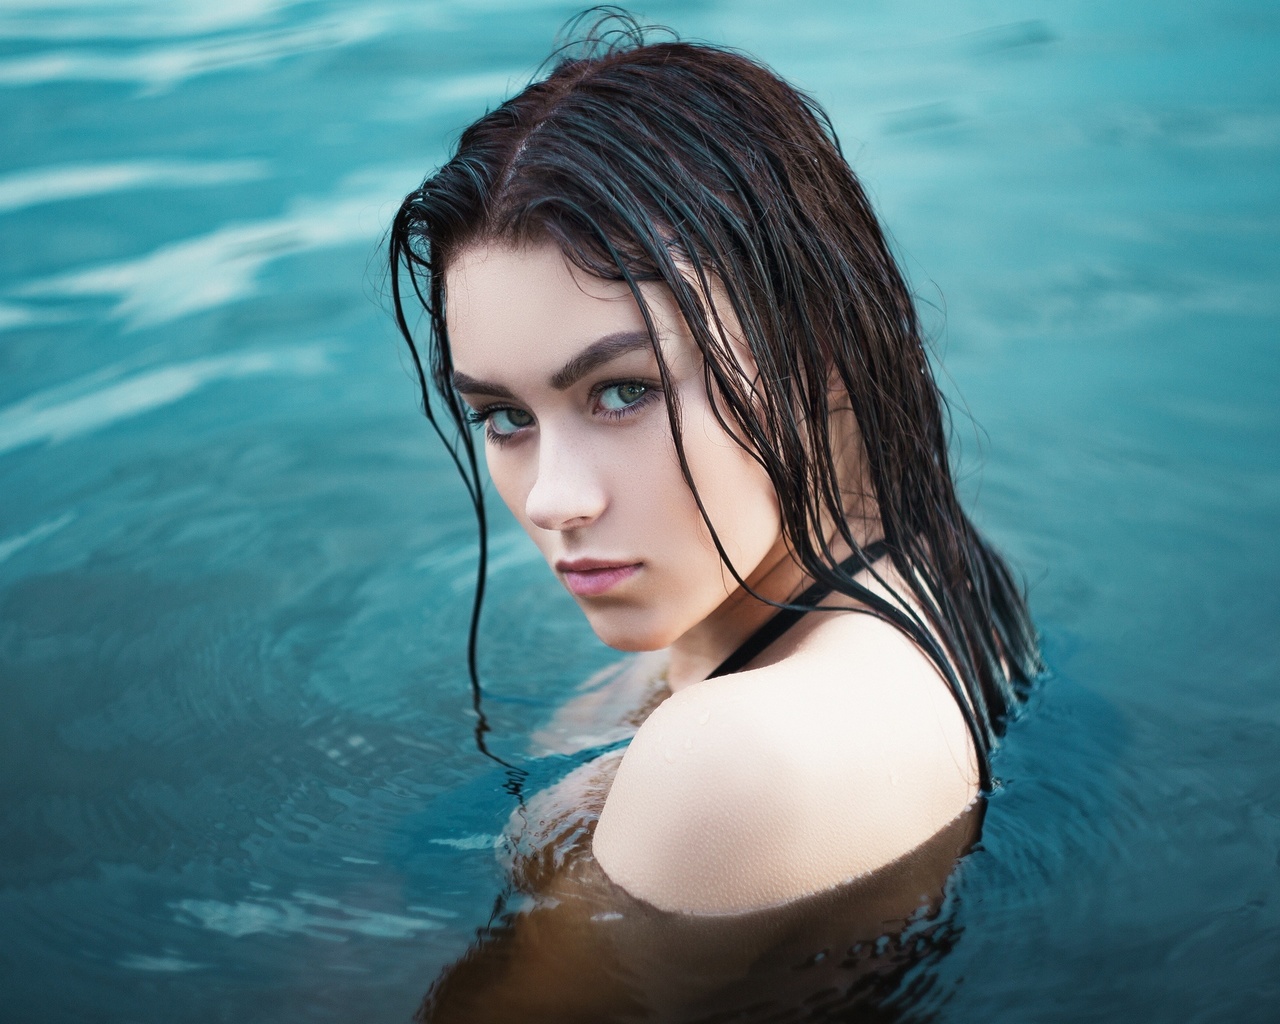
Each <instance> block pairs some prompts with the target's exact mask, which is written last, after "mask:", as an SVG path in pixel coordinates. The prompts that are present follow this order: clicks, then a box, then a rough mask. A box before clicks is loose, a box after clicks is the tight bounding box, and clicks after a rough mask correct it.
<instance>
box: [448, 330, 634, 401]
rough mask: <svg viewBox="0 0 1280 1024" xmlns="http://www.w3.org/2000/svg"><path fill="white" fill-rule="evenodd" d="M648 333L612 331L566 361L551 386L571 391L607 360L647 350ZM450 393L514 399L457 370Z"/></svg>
mask: <svg viewBox="0 0 1280 1024" xmlns="http://www.w3.org/2000/svg"><path fill="white" fill-rule="evenodd" d="M649 347H650V342H649V332H648V331H616V332H615V333H613V334H606V335H605V336H604V337H603V338H598V339H597V340H595V341H593V342H592V343H591V344H590V345H588V346H587V347H586V348H584V349H583V350H582V351H581V352H579V353H578V354H577V355H576V356H574V357H573V358H572V359H570V360H569V361H568V362H567V363H565V364H564V366H562V367H560V369H558V370H557V371H556V372H555V373H553V374H552V375H551V386H552V387H553V388H555V389H556V390H557V391H564V390H565V389H566V388H571V387H573V385H574V384H576V383H577V382H578V381H580V380H581V379H582V378H583V377H585V376H586V375H587V374H588V373H590V372H591V371H592V370H594V369H595V368H596V367H598V366H603V365H604V364H605V363H607V362H609V361H610V360H611V359H617V358H618V357H619V356H621V355H625V354H626V353H628V352H634V351H635V350H636V349H638V348H649ZM449 380H450V383H451V384H453V389H454V390H455V391H457V392H458V393H459V394H463V395H493V396H494V397H495V398H509V399H513V400H514V399H515V397H516V396H515V393H514V392H513V391H512V390H511V389H510V388H508V387H504V386H503V385H502V384H493V383H490V382H489V381H485V380H476V379H475V378H474V377H469V376H467V374H465V373H463V372H462V371H461V370H454V371H453V374H452V375H451V376H450V378H449Z"/></svg>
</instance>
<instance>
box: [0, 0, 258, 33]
mask: <svg viewBox="0 0 1280 1024" xmlns="http://www.w3.org/2000/svg"><path fill="white" fill-rule="evenodd" d="M281 6H282V3H281V0H218V2H217V3H195V4H190V3H187V4H183V3H174V2H173V0H116V2H114V3H112V2H108V0H99V2H96V3H95V2H87V0H7V2H6V3H5V5H4V7H3V9H0V39H153V38H157V37H164V36H189V35H199V34H202V33H206V32H221V31H226V30H228V29H232V28H237V27H240V26H243V25H245V24H249V23H252V22H255V21H261V20H263V19H264V18H265V17H266V16H267V15H269V14H272V13H273V12H275V11H277V10H278V9H279V8H280V7H281Z"/></svg>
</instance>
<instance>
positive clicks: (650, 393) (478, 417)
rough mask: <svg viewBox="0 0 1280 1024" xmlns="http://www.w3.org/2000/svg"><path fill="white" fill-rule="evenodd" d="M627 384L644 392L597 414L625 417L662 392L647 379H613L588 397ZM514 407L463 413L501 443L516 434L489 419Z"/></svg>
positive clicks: (503, 406) (511, 439)
mask: <svg viewBox="0 0 1280 1024" xmlns="http://www.w3.org/2000/svg"><path fill="white" fill-rule="evenodd" d="M628 384H633V385H636V386H638V387H642V388H644V394H643V395H641V396H640V397H639V398H637V399H636V400H635V401H634V402H632V403H631V404H630V405H628V406H624V407H623V408H621V409H601V410H600V412H599V415H601V416H603V417H605V418H606V419H610V420H620V419H625V418H626V417H628V416H631V415H634V414H635V413H637V412H639V411H640V410H641V409H643V408H645V407H646V406H648V405H649V403H650V402H651V401H653V400H654V399H655V398H657V397H658V396H659V395H661V394H662V391H661V389H660V388H659V387H658V385H656V384H652V383H650V382H649V381H645V380H613V381H608V382H605V383H601V384H597V385H596V386H595V387H593V388H592V389H591V392H590V397H591V399H592V401H593V402H598V401H599V400H600V396H601V395H603V394H604V393H605V392H606V391H608V390H610V389H611V388H621V387H626V386H627V385H628ZM515 408H516V407H515V406H512V405H498V404H495V405H486V406H484V407H483V408H480V409H467V410H466V411H465V413H464V415H465V416H466V419H467V422H468V423H470V424H471V425H472V426H480V425H481V424H483V425H484V426H485V438H486V439H487V440H488V441H489V442H491V443H492V444H499V445H501V444H507V443H508V442H510V441H514V440H515V439H516V436H517V435H516V434H515V433H511V434H500V433H498V432H497V431H496V430H494V429H493V427H492V426H491V425H490V423H489V420H490V418H491V417H492V416H493V415H494V413H498V412H502V411H503V410H504V409H515Z"/></svg>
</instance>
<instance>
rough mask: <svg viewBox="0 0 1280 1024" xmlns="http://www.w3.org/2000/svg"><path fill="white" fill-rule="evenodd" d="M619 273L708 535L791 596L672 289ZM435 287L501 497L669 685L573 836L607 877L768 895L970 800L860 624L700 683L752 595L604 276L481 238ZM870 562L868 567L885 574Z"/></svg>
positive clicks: (807, 627) (972, 787)
mask: <svg viewBox="0 0 1280 1024" xmlns="http://www.w3.org/2000/svg"><path fill="white" fill-rule="evenodd" d="M642 287H643V290H644V296H645V299H646V302H647V304H648V307H649V309H650V312H651V314H652V316H653V318H654V320H655V323H656V325H657V328H658V336H659V342H660V344H661V346H662V352H663V356H664V359H665V361H666V363H667V366H668V368H669V370H670V375H671V379H672V383H673V386H674V388H675V390H676V397H677V399H678V404H679V410H680V423H681V434H682V438H683V443H684V450H685V453H686V457H687V460H688V465H689V469H690V472H691V475H692V478H693V481H694V484H695V486H696V488H697V491H698V494H699V495H700V496H701V499H702V503H703V506H704V508H705V509H706V512H707V515H708V517H709V518H710V520H711V522H712V524H714V526H715V530H716V534H717V535H718V537H719V538H720V541H721V544H722V545H723V547H724V548H725V551H726V553H727V554H728V556H729V559H730V560H731V562H732V564H733V566H734V568H735V569H736V570H737V572H738V573H739V574H740V575H741V576H742V578H743V579H745V580H746V581H747V583H748V584H749V586H750V587H751V589H752V590H754V591H755V592H756V593H758V594H761V595H763V596H765V597H768V598H770V599H773V600H778V601H783V600H786V599H788V598H792V597H795V596H796V595H797V594H799V593H800V591H802V590H803V589H804V587H805V586H807V584H808V583H809V582H810V581H809V580H808V579H807V577H806V576H805V574H804V572H803V571H802V569H801V568H800V567H799V566H798V565H797V564H796V563H795V562H794V560H793V559H792V558H791V556H790V554H789V553H788V550H787V546H786V544H785V542H784V540H783V536H782V526H781V518H780V514H779V509H778V502H777V498H776V495H775V493H774V491H773V488H772V486H771V484H770V482H769V480H768V477H767V476H766V474H765V473H764V471H763V469H761V467H760V466H759V465H758V464H757V463H756V462H755V461H754V460H752V459H751V457H750V456H749V455H748V454H747V453H746V452H745V451H743V449H742V447H741V446H740V445H739V444H738V443H737V442H736V441H735V439H734V438H733V437H731V436H729V435H728V434H727V433H726V432H725V430H724V428H722V427H721V426H720V424H719V423H718V422H717V420H716V417H715V415H714V412H713V404H712V403H713V398H712V397H711V396H709V395H708V394H707V392H706V389H705V386H704V383H703V377H702V366H701V356H700V353H699V351H698V349H697V347H696V345H695V344H694V342H693V340H692V338H691V336H690V334H689V332H688V329H687V327H686V326H685V325H684V322H683V320H682V318H681V317H680V316H679V314H678V312H677V310H676V307H675V304H674V301H673V299H672V297H671V296H670V294H669V293H668V292H666V290H665V289H663V288H662V287H660V286H657V285H644V286H642ZM446 292H447V302H448V320H449V335H450V344H451V349H452V355H453V362H454V367H455V371H456V372H455V377H454V384H455V387H456V388H457V390H458V391H459V393H460V394H461V396H462V397H463V399H464V400H465V401H466V402H467V403H468V405H470V406H471V408H472V409H473V410H475V411H476V412H477V413H478V414H480V416H482V417H483V418H484V421H485V432H486V440H485V453H486V458H487V461H488V467H489V472H490V475H491V477H492V479H493V481H494V484H495V486H496V488H497V490H498V492H499V494H500V495H501V497H502V499H503V501H504V502H505V503H506V505H507V506H508V508H510V510H511V511H512V513H513V514H514V515H515V517H516V518H517V520H518V521H519V522H520V524H521V526H522V527H523V528H524V529H525V530H526V531H527V532H528V534H529V536H530V537H531V538H532V539H533V540H534V542H535V543H536V544H537V546H538V548H539V549H540V550H541V552H542V553H543V555H544V556H545V557H546V559H547V561H548V563H549V564H550V565H551V567H552V569H553V571H555V572H556V574H557V576H558V577H559V578H560V579H561V581H562V582H564V583H565V585H566V586H567V587H568V589H569V590H570V592H571V593H573V594H574V596H575V598H576V600H577V601H578V603H579V605H580V606H581V607H582V609H583V611H584V613H585V614H586V616H587V619H588V621H589V623H590V624H591V626H592V628H593V629H594V630H595V632H596V634H597V635H598V636H599V637H600V639H601V640H603V641H604V642H605V643H606V644H609V645H610V646H612V647H615V648H617V649H619V650H623V651H637V652H640V651H649V652H665V655H662V656H659V655H650V656H647V657H650V658H658V657H665V661H666V681H667V685H668V687H669V688H670V691H671V696H670V697H669V698H667V699H666V700H665V701H663V702H662V703H661V704H660V705H659V706H658V707H657V708H656V709H655V710H654V711H653V712H652V713H651V714H650V715H649V717H648V718H647V719H646V720H645V721H644V722H643V724H642V725H640V727H639V729H638V731H637V732H636V735H635V737H634V739H633V740H632V742H631V744H630V746H629V747H628V748H627V750H626V753H625V755H624V756H623V757H622V760H621V764H620V765H619V766H618V768H617V774H616V776H615V778H614V781H613V784H612V787H611V788H610V789H609V792H608V796H607V799H606V801H605V804H604V809H603V811H602V813H601V815H600V819H599V823H598V825H597V827H596V831H595V835H594V840H593V852H594V855H595V858H596V860H597V861H598V862H599V864H600V866H601V868H602V869H603V871H604V872H605V874H606V875H607V876H608V877H609V879H610V880H611V881H612V882H613V883H615V884H616V885H618V886H620V887H621V888H622V889H624V890H626V891H627V892H628V893H629V894H630V895H631V896H633V897H635V898H637V899H639V900H642V901H643V902H645V903H648V904H651V905H653V906H655V907H657V908H659V909H661V910H666V911H674V912H678V913H685V914H704V915H706V914H709V915H721V914H738V913H744V912H748V911H752V910H758V909H760V908H763V907H770V906H777V905H781V904H785V903H787V902H789V901H793V900H796V899H799V898H801V897H804V896H807V895H810V894H813V893H818V892H822V891H824V890H827V889H830V888H832V887H835V886H838V885H840V884H842V883H844V882H847V881H849V880H851V879H854V878H857V877H860V876H863V875H866V874H867V873H869V872H873V871H876V870H877V869H880V868H882V867H884V866H885V865H887V864H890V863H892V862H894V861H896V860H898V859H899V858H901V857H903V856H904V855H906V854H907V853H909V852H910V851H912V850H913V849H915V848H916V847H918V846H920V845H921V844H922V843H924V842H925V841H926V840H928V839H929V838H930V837H931V836H933V835H934V834H935V833H938V832H939V831H940V830H941V829H943V828H944V827H945V826H946V825H947V824H948V823H949V822H951V821H952V820H954V819H955V818H956V817H957V816H958V815H960V814H961V813H962V812H963V811H964V810H965V809H966V808H967V807H968V806H969V805H970V804H971V803H972V802H973V800H974V799H975V797H976V795H977V792H978V782H977V780H978V773H977V766H976V760H975V754H974V750H973V746H972V741H971V738H970V736H969V734H968V730H967V728H966V727H965V724H964V720H963V717H962V715H961V713H960V710H959V708H958V707H957V705H956V702H955V699H954V698H953V697H952V695H951V694H950V692H949V691H948V689H947V687H946V685H945V683H944V682H943V680H942V678H941V677H940V675H939V673H938V672H937V670H936V668H935V667H934V665H933V664H932V662H930V661H929V659H928V658H927V657H926V656H925V655H924V654H923V653H922V652H921V651H920V650H918V649H917V648H916V647H915V646H914V645H913V644H912V643H911V642H910V641H908V640H907V639H906V638H905V637H903V636H902V634H901V633H899V632H898V631H897V630H895V629H894V628H893V627H891V626H889V625H888V624H886V623H884V622H882V621H880V620H878V619H875V618H873V617H871V616H869V615H865V614H852V613H847V612H833V613H813V614H810V615H807V616H805V618H804V619H802V620H801V621H800V623H799V624H797V625H796V626H795V627H793V628H792V629H791V630H790V631H788V632H787V633H786V634H785V635H784V636H783V637H782V638H781V639H780V640H779V641H777V642H776V643H774V644H773V645H772V646H771V647H769V648H768V649H767V650H766V651H765V652H764V653H763V654H762V655H761V656H760V657H758V658H757V660H756V661H755V662H753V663H752V664H751V665H750V666H748V667H747V669H746V670H744V671H741V672H738V673H735V674H733V675H729V676H722V677H718V678H715V679H707V678H706V677H707V675H708V674H709V673H710V672H711V671H712V670H713V669H714V668H715V667H716V666H717V665H718V664H719V663H720V662H721V661H722V660H723V659H724V658H725V657H726V656H727V655H728V654H730V653H731V652H732V651H733V650H734V649H735V648H736V647H737V646H738V645H739V644H740V643H741V642H742V641H743V640H744V639H745V638H746V637H747V636H748V635H749V634H750V633H751V632H752V631H753V630H755V629H756V628H757V627H758V626H759V625H760V624H761V623H763V622H764V621H765V620H767V619H768V618H769V617H770V616H771V615H772V614H773V612H774V609H773V608H772V607H770V606H769V605H768V604H766V603H764V602H762V601H760V600H757V599H756V598H754V597H752V596H751V594H750V593H748V592H747V590H746V589H744V588H743V587H741V586H739V585H738V584H737V583H736V582H735V581H734V579H733V576H732V574H731V573H729V572H728V570H727V569H726V568H725V566H724V565H723V563H722V561H721V557H720V555H719V554H718V553H717V551H716V549H715V547H714V545H713V543H712V540H711V536H710V533H709V531H708V529H707V527H706V524H705V522H704V521H703V519H702V517H701V515H700V514H699V512H698V509H697V506H696V504H695V501H694V497H693V494H692V493H691V492H690V490H689V487H688V484H687V483H686V481H685V479H684V477H683V476H682V474H681V471H680V468H679V465H678V462H677V459H676V453H675V446H674V442H673V439H672V435H671V428H670V423H669V420H668V416H667V410H666V406H665V403H664V401H663V396H662V394H661V382H660V378H659V375H658V366H657V360H656V358H655V356H654V353H653V351H652V348H651V344H650V341H649V337H648V333H647V331H646V329H645V323H644V319H643V316H642V313H641V310H640V308H639V306H638V305H637V303H636V302H635V300H634V298H633V297H632V295H631V293H630V291H629V290H628V289H627V287H626V286H625V285H624V284H621V283H616V282H608V281H603V280H601V279H598V278H594V277H591V276H589V275H586V274H584V273H582V272H581V271H578V270H576V269H573V268H571V267H570V265H569V264H568V263H567V262H566V261H565V260H564V258H563V257H562V255H561V253H560V251H559V250H558V249H557V248H555V247H554V246H553V245H550V244H544V245H528V246H523V247H514V246H510V245H506V244H499V243H490V244H479V245H476V246H472V247H470V248H468V249H466V250H464V251H463V252H461V253H460V254H459V255H458V256H457V257H456V258H455V259H454V260H453V262H452V264H451V266H450V267H449V270H448V273H447V278H446ZM728 329H729V330H731V329H732V327H731V325H730V327H729V328H728ZM730 341H731V343H733V342H734V339H733V338H732V337H731V338H730ZM734 347H735V351H737V352H738V353H739V356H740V360H741V369H742V372H743V373H744V374H745V375H746V376H747V378H748V379H750V376H751V372H752V367H751V364H750V358H749V355H748V354H746V353H745V350H744V349H743V347H742V346H741V345H737V344H735V345H734ZM851 526H852V522H851ZM853 529H854V535H855V537H856V538H857V539H858V540H859V541H860V542H865V541H870V540H872V539H874V538H875V536H876V533H875V532H874V525H872V524H869V523H868V522H867V520H865V519H858V520H857V525H856V526H853ZM838 553H839V552H838ZM887 565H888V563H887V562H882V563H881V564H880V565H878V566H877V570H878V571H879V572H881V573H882V574H883V575H884V577H885V579H886V581H887V582H889V583H891V584H893V583H895V580H894V578H893V577H892V575H890V573H891V570H889V569H888V568H886V567H887ZM861 581H863V582H866V583H867V585H869V586H873V587H878V586H879V584H877V583H875V582H874V581H872V580H871V579H870V577H869V576H867V577H864V578H863V579H862V580H861ZM896 589H898V590H899V591H901V590H902V589H903V588H902V587H901V586H899V587H897V588H896ZM824 603H826V604H829V605H831V606H833V607H850V606H851V602H850V600H849V599H848V598H844V597H841V596H839V595H836V596H833V597H831V598H828V599H827V600H826V602H824Z"/></svg>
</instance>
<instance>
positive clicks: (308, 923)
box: [170, 892, 444, 939]
mask: <svg viewBox="0 0 1280 1024" xmlns="http://www.w3.org/2000/svg"><path fill="white" fill-rule="evenodd" d="M170 906H171V907H173V909H175V910H178V911H181V912H182V913H183V914H185V915H187V916H189V917H191V918H194V919H195V920H196V921H197V922H198V923H199V924H200V925H202V926H203V927H205V928H208V929H209V930H210V931H215V932H221V933H222V934H223V935H230V936H231V937H232V938H237V939H238V938H242V937H244V936H245V935H258V934H263V933H265V934H268V935H289V934H300V935H309V936H311V937H313V938H318V939H343V938H345V936H344V935H343V934H342V933H343V932H350V933H354V934H357V935H366V936H370V937H372V938H379V939H411V938H413V937H414V936H415V935H417V934H418V933H419V932H426V931H435V930H437V929H440V928H443V927H444V925H442V924H440V922H438V921H432V920H428V919H426V918H421V917H406V916H403V915H401V914H388V913H384V912H383V911H379V910H363V909H361V908H359V907H348V906H346V905H344V904H342V903H340V902H339V901H338V900H335V899H332V898H330V897H327V896H317V895H314V894H313V893H308V892H295V893H294V894H293V898H292V899H291V900H284V899H274V898H256V897H255V898H250V899H247V900H240V901H239V902H236V903H223V902H221V901H219V900H182V901H180V902H178V903H172V904H170Z"/></svg>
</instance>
